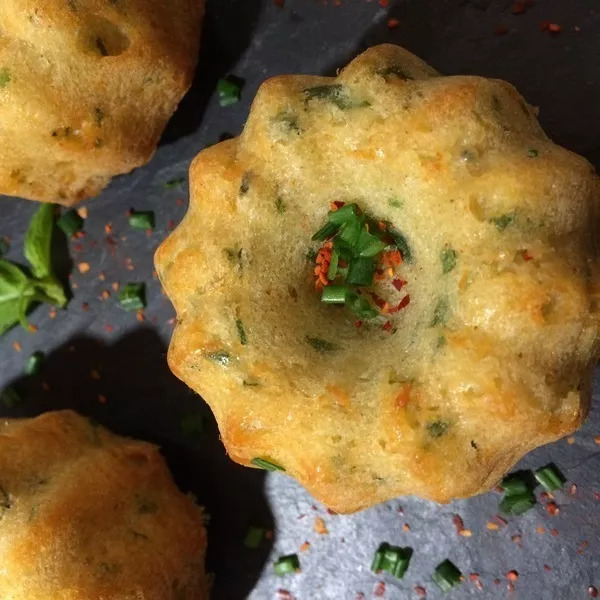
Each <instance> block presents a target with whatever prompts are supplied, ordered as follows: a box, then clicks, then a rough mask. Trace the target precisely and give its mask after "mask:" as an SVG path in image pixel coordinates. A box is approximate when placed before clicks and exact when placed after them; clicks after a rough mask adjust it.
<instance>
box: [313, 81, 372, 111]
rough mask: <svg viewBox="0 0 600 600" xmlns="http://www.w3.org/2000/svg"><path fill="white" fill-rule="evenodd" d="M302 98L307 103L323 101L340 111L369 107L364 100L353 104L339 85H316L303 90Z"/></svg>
mask: <svg viewBox="0 0 600 600" xmlns="http://www.w3.org/2000/svg"><path fill="white" fill-rule="evenodd" d="M304 97H305V98H306V102H307V103H308V102H310V101H311V100H323V101H325V102H331V103H332V104H334V105H335V106H337V107H338V108H339V109H340V110H349V109H351V108H364V107H367V106H370V102H368V101H366V100H365V101H364V102H355V101H354V100H352V98H351V97H350V93H349V91H348V88H347V87H346V86H345V85H342V84H340V83H335V84H333V85H317V86H314V87H310V88H306V89H305V90H304Z"/></svg>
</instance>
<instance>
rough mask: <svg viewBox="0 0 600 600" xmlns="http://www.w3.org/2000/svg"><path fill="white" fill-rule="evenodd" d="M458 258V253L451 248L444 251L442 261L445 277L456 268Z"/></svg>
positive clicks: (441, 256) (441, 255)
mask: <svg viewBox="0 0 600 600" xmlns="http://www.w3.org/2000/svg"><path fill="white" fill-rule="evenodd" d="M457 257H458V253H457V252H456V250H454V249H453V248H450V247H449V246H448V247H446V248H444V249H443V250H442V253H441V254H440V260H441V261H442V273H444V275H445V274H446V273H450V271H452V269H454V267H456V262H457V261H456V259H457Z"/></svg>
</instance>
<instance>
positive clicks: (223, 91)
mask: <svg viewBox="0 0 600 600" xmlns="http://www.w3.org/2000/svg"><path fill="white" fill-rule="evenodd" d="M217 92H218V93H219V104H220V105H221V106H223V107H225V106H231V105H232V104H236V103H238V102H239V101H240V99H241V97H242V87H241V85H240V84H239V83H237V81H233V80H232V79H231V78H227V79H219V81H218V82H217Z"/></svg>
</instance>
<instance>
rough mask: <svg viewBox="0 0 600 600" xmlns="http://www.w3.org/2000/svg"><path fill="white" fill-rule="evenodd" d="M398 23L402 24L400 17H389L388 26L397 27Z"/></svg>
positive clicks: (390, 27)
mask: <svg viewBox="0 0 600 600" xmlns="http://www.w3.org/2000/svg"><path fill="white" fill-rule="evenodd" d="M398 25H400V21H399V20H398V19H395V18H393V17H392V18H390V19H388V22H387V26H388V28H389V29H396V27H398Z"/></svg>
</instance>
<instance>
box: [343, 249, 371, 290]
mask: <svg viewBox="0 0 600 600" xmlns="http://www.w3.org/2000/svg"><path fill="white" fill-rule="evenodd" d="M374 276H375V260H374V259H372V258H364V257H360V256H359V257H356V258H353V259H352V260H351V261H350V264H349V265H348V276H347V277H346V281H347V282H348V283H350V284H352V285H358V286H370V285H372V283H373V277H374Z"/></svg>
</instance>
